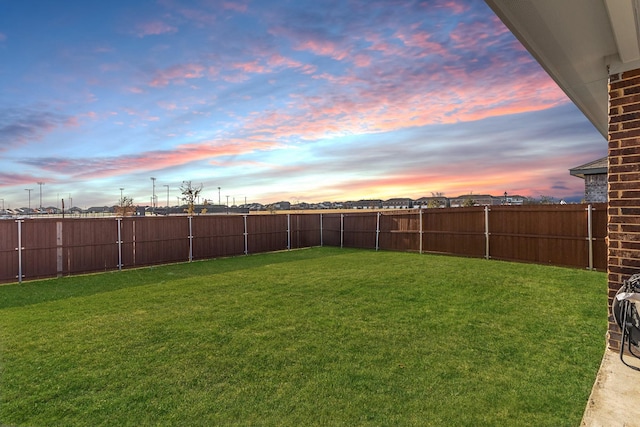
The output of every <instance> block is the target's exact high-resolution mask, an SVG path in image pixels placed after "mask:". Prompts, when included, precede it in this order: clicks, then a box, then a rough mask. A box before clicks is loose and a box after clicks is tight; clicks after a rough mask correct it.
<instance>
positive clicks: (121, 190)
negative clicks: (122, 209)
mask: <svg viewBox="0 0 640 427" xmlns="http://www.w3.org/2000/svg"><path fill="white" fill-rule="evenodd" d="M123 191H124V187H120V206H122V204H123V203H122V198H123V196H122V192H123Z"/></svg>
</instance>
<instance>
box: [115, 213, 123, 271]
mask: <svg viewBox="0 0 640 427" xmlns="http://www.w3.org/2000/svg"><path fill="white" fill-rule="evenodd" d="M116 221H117V222H118V241H117V242H116V243H117V244H118V271H122V218H116Z"/></svg>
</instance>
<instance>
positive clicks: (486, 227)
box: [484, 206, 489, 259]
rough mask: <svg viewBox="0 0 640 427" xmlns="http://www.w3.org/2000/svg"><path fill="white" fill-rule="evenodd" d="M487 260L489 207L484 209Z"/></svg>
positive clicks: (487, 257) (486, 253) (486, 256)
mask: <svg viewBox="0 0 640 427" xmlns="http://www.w3.org/2000/svg"><path fill="white" fill-rule="evenodd" d="M484 240H485V244H484V246H485V249H484V250H485V258H486V259H489V206H485V207H484Z"/></svg>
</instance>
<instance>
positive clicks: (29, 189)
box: [24, 188, 33, 215]
mask: <svg viewBox="0 0 640 427" xmlns="http://www.w3.org/2000/svg"><path fill="white" fill-rule="evenodd" d="M32 190H33V188H25V189H24V191H28V192H29V211H28V213H29V215H31V191H32Z"/></svg>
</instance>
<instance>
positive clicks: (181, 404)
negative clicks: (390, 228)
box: [0, 248, 607, 427]
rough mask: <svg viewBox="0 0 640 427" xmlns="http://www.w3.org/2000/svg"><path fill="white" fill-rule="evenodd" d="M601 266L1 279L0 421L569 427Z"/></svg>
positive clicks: (223, 265)
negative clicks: (18, 281)
mask: <svg viewBox="0 0 640 427" xmlns="http://www.w3.org/2000/svg"><path fill="white" fill-rule="evenodd" d="M606 298H607V292H606V277H605V274H604V273H596V272H589V271H581V270H573V269H566V268H555V267H548V266H540V265H531V264H515V263H507V262H498V261H486V260H481V259H468V258H454V257H445V256H432V255H418V254H409V253H399V252H374V251H361V250H351V249H339V248H313V249H305V250H298V251H291V252H280V253H271V254H262V255H252V256H248V257H238V258H229V259H219V260H212V261H205V262H194V263H191V264H179V265H170V266H162V267H152V268H144V269H138V270H129V271H122V272H113V273H105V274H99V275H90V276H81V277H71V278H62V279H53V280H44V281H38V282H30V283H24V284H22V285H17V284H16V285H7V286H0V354H1V356H0V363H1V365H0V366H1V368H0V369H1V373H0V374H1V377H0V399H1V401H0V424H8V425H15V426H55V425H64V426H76V425H77V426H81V425H86V426H97V425H113V426H145V425H179V426H185V425H207V426H211V425H260V426H275V425H278V426H301V425H305V426H306V425H330V426H355V425H370V426H385V425H387V426H411V425H415V426H443V425H456V426H554V427H557V426H578V425H579V423H580V419H581V416H582V413H583V411H584V408H585V405H586V402H587V399H588V396H589V393H590V390H591V387H592V385H593V381H594V379H595V376H596V373H597V370H598V366H599V363H600V360H601V358H602V354H603V351H604V348H605V332H606V327H607V325H606V319H607V312H606V310H607V301H606Z"/></svg>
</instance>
